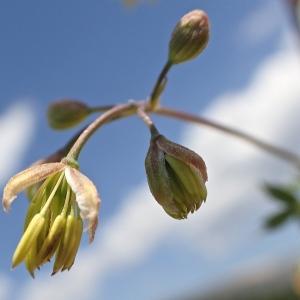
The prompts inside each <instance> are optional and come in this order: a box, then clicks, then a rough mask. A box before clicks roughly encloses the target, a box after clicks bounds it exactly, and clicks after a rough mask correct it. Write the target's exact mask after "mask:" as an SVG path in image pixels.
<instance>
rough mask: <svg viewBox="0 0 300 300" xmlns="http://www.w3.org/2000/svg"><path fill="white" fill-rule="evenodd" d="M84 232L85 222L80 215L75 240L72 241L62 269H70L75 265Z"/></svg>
mask: <svg viewBox="0 0 300 300" xmlns="http://www.w3.org/2000/svg"><path fill="white" fill-rule="evenodd" d="M82 232H83V222H82V219H81V218H80V217H78V218H77V220H76V231H75V234H74V235H73V240H72V242H71V243H72V246H71V247H70V249H71V251H70V253H69V254H68V256H67V258H66V261H65V263H64V266H63V268H62V271H64V270H67V269H68V270H70V269H71V267H72V266H73V264H74V262H75V258H76V254H77V251H78V248H79V245H80V241H81V237H82Z"/></svg>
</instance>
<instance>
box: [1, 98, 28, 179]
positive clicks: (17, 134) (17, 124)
mask: <svg viewBox="0 0 300 300" xmlns="http://www.w3.org/2000/svg"><path fill="white" fill-rule="evenodd" d="M33 125H34V115H33V112H32V109H31V107H30V106H29V104H28V103H27V102H21V101H20V102H16V103H15V104H13V105H11V106H10V107H9V108H8V110H7V111H5V112H3V113H2V114H1V115H0V144H1V148H0V154H1V155H0V166H1V168H0V184H1V183H4V182H5V181H6V180H7V179H8V176H9V175H11V174H12V172H14V171H15V170H16V168H17V166H18V165H19V163H20V160H21V159H22V157H23V155H24V152H25V151H26V149H27V148H28V145H29V143H30V142H31V137H32V134H33V128H34V126H33Z"/></svg>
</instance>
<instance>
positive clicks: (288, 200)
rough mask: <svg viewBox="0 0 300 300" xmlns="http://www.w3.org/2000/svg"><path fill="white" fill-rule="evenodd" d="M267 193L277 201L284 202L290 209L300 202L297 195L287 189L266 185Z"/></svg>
mask: <svg viewBox="0 0 300 300" xmlns="http://www.w3.org/2000/svg"><path fill="white" fill-rule="evenodd" d="M265 191H266V192H267V193H268V194H269V195H270V196H271V197H273V198H274V199H275V200H278V201H280V202H283V203H285V204H287V205H288V206H289V207H291V206H295V204H296V203H297V202H298V201H297V198H296V197H295V195H293V193H292V192H291V191H289V190H288V189H287V188H286V187H282V186H279V185H272V184H266V185H265Z"/></svg>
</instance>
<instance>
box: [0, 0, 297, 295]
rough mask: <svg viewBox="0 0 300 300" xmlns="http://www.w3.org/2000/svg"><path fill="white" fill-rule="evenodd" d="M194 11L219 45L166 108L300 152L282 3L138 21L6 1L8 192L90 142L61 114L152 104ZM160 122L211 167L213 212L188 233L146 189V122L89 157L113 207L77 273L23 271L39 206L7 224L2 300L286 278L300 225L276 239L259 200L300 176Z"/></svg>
mask: <svg viewBox="0 0 300 300" xmlns="http://www.w3.org/2000/svg"><path fill="white" fill-rule="evenodd" d="M194 8H202V9H204V10H206V11H207V13H208V15H209V16H210V20H211V40H210V43H209V46H208V48H207V49H206V50H205V52H204V53H203V55H201V57H200V58H199V59H197V60H195V61H193V62H189V63H186V64H184V65H179V66H176V67H175V68H174V69H173V70H172V71H171V74H170V75H169V84H168V87H167V89H166V92H165V94H164V96H163V103H164V104H166V105H169V106H171V105H172V106H174V107H176V108H181V109H185V110H187V111H191V112H196V113H199V114H204V115H206V116H209V117H211V118H213V119H218V120H220V121H223V122H225V123H227V124H231V125H233V126H238V127H240V128H242V129H244V130H246V131H248V132H253V133H256V134H258V135H259V136H261V137H263V138H265V139H267V140H270V141H274V142H276V143H277V144H281V145H286V146H287V147H291V148H293V149H297V146H299V145H300V139H299V137H298V134H297V126H299V125H300V124H299V120H298V116H297V114H296V112H297V111H299V110H298V109H299V104H298V101H297V99H298V97H299V96H300V91H299V87H298V83H297V81H296V80H295V78H297V76H298V78H299V73H300V67H299V61H298V56H297V55H298V53H297V52H296V50H297V49H295V48H296V46H295V44H296V43H295V37H294V36H293V30H292V28H291V27H290V25H289V19H288V15H287V12H286V11H285V9H284V6H283V4H282V1H279V0H278V1H275V0H267V1H258V0H244V1H237V0H228V1H226V2H225V1H222V2H221V1H217V0H215V1H204V0H203V1H200V0H198V1H196V0H190V1H189V0H185V1H179V0H178V1H177V0H161V1H157V2H155V4H149V3H148V2H147V1H144V2H143V1H141V2H140V4H139V5H137V6H135V7H133V8H126V7H125V6H124V5H122V4H121V2H120V1H101V2H100V1H89V2H88V3H87V2H85V3H83V2H82V1H72V3H70V2H69V3H67V2H62V1H51V3H47V4H45V3H42V2H41V1H37V0H36V1H32V0H31V1H30V0H29V1H26V2H16V1H4V0H3V1H1V3H0V36H1V40H2V45H1V48H0V65H1V70H0V82H2V85H1V89H0V136H1V138H2V144H3V149H2V150H0V151H1V152H0V153H1V154H2V155H1V158H0V162H1V165H2V168H1V169H2V170H1V171H0V185H1V186H2V187H3V185H4V184H5V181H6V180H7V179H8V178H9V176H11V175H12V174H14V173H16V172H17V171H19V170H21V169H22V168H25V167H26V166H28V165H29V164H30V163H31V162H33V161H35V160H37V159H39V158H41V157H43V156H46V155H48V154H50V153H51V152H53V151H54V150H56V149H57V148H58V147H60V146H61V145H62V144H63V143H64V142H65V141H66V140H67V139H68V137H70V136H71V135H72V133H74V132H75V131H76V129H75V130H70V131H67V132H53V131H52V130H51V129H49V128H48V127H47V122H46V119H45V111H46V109H47V105H48V104H49V103H50V102H51V101H53V100H56V99H59V98H62V97H72V98H76V99H82V100H85V101H86V102H87V103H89V104H90V105H100V104H111V103H115V102H122V101H127V100H129V99H143V98H145V97H147V96H148V95H149V93H150V90H151V88H152V86H153V84H154V81H155V78H156V76H157V74H158V72H159V71H160V68H161V66H162V65H163V63H164V62H165V59H166V56H167V45H168V40H169V36H170V33H171V31H172V29H173V26H174V25H175V23H176V22H177V20H178V19H179V18H180V16H182V15H183V14H184V13H186V12H187V11H189V10H191V9H194ZM298 67H299V68H298ZM283 99H284V102H283ZM154 119H155V121H156V122H157V125H158V128H159V129H160V130H161V132H162V133H164V134H165V135H166V136H168V137H169V138H170V139H172V140H174V141H177V142H181V143H183V144H184V145H187V146H189V147H191V148H192V149H194V150H196V151H198V152H199V154H201V155H202V156H203V157H204V159H205V160H206V162H207V166H208V174H209V184H208V187H209V197H208V200H207V203H206V204H205V205H204V206H203V207H201V210H200V211H199V212H197V213H196V214H195V215H193V216H191V217H190V218H189V220H187V221H183V222H175V221H173V220H170V219H169V218H168V216H167V215H165V214H164V213H163V211H162V209H161V208H160V207H159V206H158V205H157V203H156V202H155V201H154V200H153V199H152V197H151V195H150V194H149V192H148V191H147V188H146V185H145V174H144V173H145V171H144V157H145V153H146V151H147V147H148V143H149V135H148V131H147V129H146V128H145V126H144V125H143V124H142V123H141V121H140V120H138V119H137V118H130V119H128V120H122V121H120V122H116V123H114V124H111V125H109V126H107V127H105V128H103V129H102V130H101V131H99V133H98V134H97V135H95V136H94V137H93V139H92V140H91V141H90V142H89V143H88V144H87V146H86V148H85V150H84V151H83V153H82V156H81V158H80V165H81V169H82V171H83V172H84V173H85V174H87V175H88V176H89V177H90V178H91V179H92V180H93V181H94V182H95V184H96V185H97V187H98V188H99V192H100V195H101V199H102V206H101V211H100V227H99V229H98V232H97V236H96V240H95V242H94V244H93V245H91V246H87V243H86V241H85V243H84V246H83V247H82V248H81V250H80V253H79V256H78V259H77V264H76V265H75V266H74V268H73V269H72V270H71V271H70V272H69V273H63V274H59V275H58V276H56V278H52V277H50V276H49V273H50V270H49V268H47V267H46V268H45V270H42V271H41V272H39V274H38V276H37V278H36V279H35V280H32V279H31V278H30V277H29V276H28V275H27V273H26V271H25V269H24V268H23V267H19V268H17V269H16V270H14V271H10V259H11V255H12V253H13V250H14V247H15V246H16V244H17V241H18V239H19V236H20V233H21V230H22V223H23V216H24V214H25V210H26V205H27V202H26V201H27V200H26V199H25V197H24V196H20V197H19V199H18V201H16V202H15V203H14V205H13V207H12V211H11V212H10V214H9V215H6V214H4V213H1V216H0V228H1V229H0V233H1V238H2V241H5V242H2V243H1V244H2V247H1V260H0V299H2V298H3V299H37V298H40V297H41V295H43V298H44V299H45V297H46V299H48V298H49V299H53V298H55V299H99V297H102V299H109V300H110V299H112V300H114V299H125V300H126V299H143V300H144V299H145V300H148V299H149V300H150V299H166V298H168V297H170V298H172V297H173V296H179V298H180V296H181V295H184V294H186V293H189V292H194V291H199V292H201V291H203V290H205V289H207V288H208V287H209V286H211V285H212V284H215V282H216V280H217V281H218V282H222V280H224V277H228V276H233V277H234V276H236V274H239V272H240V270H244V269H247V268H246V266H248V265H249V264H251V266H253V265H254V266H255V265H257V264H258V265H259V264H260V263H265V264H266V265H268V266H269V265H272V266H274V261H275V260H276V261H278V260H279V259H278V258H280V257H285V256H287V255H289V256H291V255H294V254H295V251H296V249H298V248H299V246H300V245H299V242H297V241H296V239H295V236H297V234H298V231H297V230H298V228H297V227H296V226H295V225H293V224H291V225H289V226H287V227H285V228H284V229H282V230H280V231H279V232H277V233H274V234H270V235H267V234H265V232H264V231H263V230H262V222H263V219H264V217H265V216H267V215H268V214H269V213H271V211H274V210H275V211H276V206H275V205H273V204H272V203H271V201H268V200H267V199H266V198H265V197H264V195H263V194H262V193H261V191H260V190H259V185H260V184H261V183H262V182H263V181H265V180H272V179H273V180H283V181H284V180H288V179H289V178H290V177H291V176H292V175H293V170H292V169H291V168H290V167H289V166H286V164H283V163H281V162H278V161H276V160H274V159H272V158H269V157H268V156H266V155H264V154H262V153H260V152H258V151H256V150H255V149H253V148H252V147H249V146H247V145H244V144H242V143H239V142H236V141H234V140H233V139H232V138H227V137H223V136H222V135H219V134H217V133H214V132H211V131H209V130H206V129H205V130H204V129H202V128H200V129H198V128H197V129H195V128H194V127H192V126H189V125H185V124H183V123H180V122H176V121H174V120H167V119H162V118H158V117H155V118H154ZM287 120H288V122H287ZM270 249H272V251H270ZM270 252H271V253H270ZM16 286H18V289H16ZM45 295H46V296H45ZM1 297H2V298H1ZM47 297H48V298H47Z"/></svg>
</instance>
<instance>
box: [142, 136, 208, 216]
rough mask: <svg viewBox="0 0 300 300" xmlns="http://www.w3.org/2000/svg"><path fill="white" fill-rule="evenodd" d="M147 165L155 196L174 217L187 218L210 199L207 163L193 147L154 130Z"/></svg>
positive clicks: (149, 181) (152, 191)
mask: <svg viewBox="0 0 300 300" xmlns="http://www.w3.org/2000/svg"><path fill="white" fill-rule="evenodd" d="M145 167H146V173H147V179H148V184H149V187H150V190H151V193H152V195H153V196H154V198H155V199H156V201H157V202H158V203H159V204H160V205H161V206H162V207H163V209H164V210H165V211H166V213H167V214H168V215H170V216H171V217H173V218H175V219H184V218H187V215H188V214H189V213H193V212H194V211H196V210H197V209H199V207H200V206H201V204H202V202H203V201H205V200H206V196H207V191H206V187H205V182H206V181H207V173H206V166H205V163H204V161H203V159H202V158H201V157H200V156H199V155H198V154H197V153H195V152H193V151H192V150H190V149H188V148H185V147H183V146H181V145H178V144H176V143H173V142H171V141H169V140H168V139H166V138H165V137H164V136H163V135H161V134H159V133H157V134H155V133H154V134H152V138H151V141H150V147H149V150H148V153H147V156H146V159H145Z"/></svg>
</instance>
